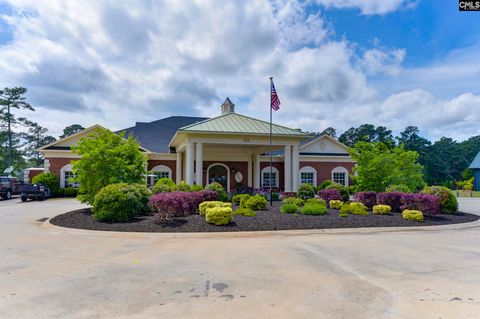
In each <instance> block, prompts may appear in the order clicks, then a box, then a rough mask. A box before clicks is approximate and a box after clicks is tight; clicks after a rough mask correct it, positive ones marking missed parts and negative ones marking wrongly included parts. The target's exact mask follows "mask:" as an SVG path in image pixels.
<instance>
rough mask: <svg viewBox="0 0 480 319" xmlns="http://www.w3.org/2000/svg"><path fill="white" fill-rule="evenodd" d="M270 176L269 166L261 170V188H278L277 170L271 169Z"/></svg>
mask: <svg viewBox="0 0 480 319" xmlns="http://www.w3.org/2000/svg"><path fill="white" fill-rule="evenodd" d="M271 173H272V176H271V177H270V166H267V167H265V168H264V169H262V187H270V185H271V186H272V187H278V178H279V176H280V174H279V172H278V169H277V168H275V167H272V170H271Z"/></svg>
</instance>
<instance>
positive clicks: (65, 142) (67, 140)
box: [38, 124, 106, 150]
mask: <svg viewBox="0 0 480 319" xmlns="http://www.w3.org/2000/svg"><path fill="white" fill-rule="evenodd" d="M99 129H104V130H106V128H104V127H103V126H101V125H98V124H95V125H93V126H90V127H87V128H86V129H84V130H82V131H80V132H77V133H75V134H72V135H70V136H67V137H64V138H61V139H59V140H57V141H55V142H52V143H50V144H47V145H45V146H42V147H40V148H39V149H38V150H48V149H57V150H69V149H70V147H71V146H74V145H77V143H78V141H80V139H81V138H83V137H86V136H88V135H90V134H93V133H95V132H96V131H97V130H99Z"/></svg>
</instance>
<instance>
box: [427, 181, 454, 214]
mask: <svg viewBox="0 0 480 319" xmlns="http://www.w3.org/2000/svg"><path fill="white" fill-rule="evenodd" d="M422 193H424V194H431V195H436V196H438V197H440V212H442V213H443V214H455V213H456V212H457V211H458V201H457V197H456V196H455V194H454V193H453V192H452V191H451V190H450V189H448V188H446V187H443V186H428V187H425V188H424V189H423V191H422Z"/></svg>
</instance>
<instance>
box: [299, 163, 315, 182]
mask: <svg viewBox="0 0 480 319" xmlns="http://www.w3.org/2000/svg"><path fill="white" fill-rule="evenodd" d="M300 183H301V184H310V185H312V186H317V170H316V169H315V168H313V167H311V166H304V167H302V168H301V169H300Z"/></svg>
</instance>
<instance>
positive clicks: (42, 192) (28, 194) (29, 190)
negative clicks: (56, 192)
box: [20, 184, 52, 202]
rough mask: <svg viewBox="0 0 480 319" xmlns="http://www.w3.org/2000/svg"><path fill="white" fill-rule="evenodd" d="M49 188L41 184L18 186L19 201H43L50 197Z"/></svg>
mask: <svg viewBox="0 0 480 319" xmlns="http://www.w3.org/2000/svg"><path fill="white" fill-rule="evenodd" d="M51 195H52V194H51V191H50V188H48V187H47V186H44V185H41V184H23V185H21V186H20V199H21V200H22V202H26V201H27V199H35V200H44V199H47V198H50V197H51Z"/></svg>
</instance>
